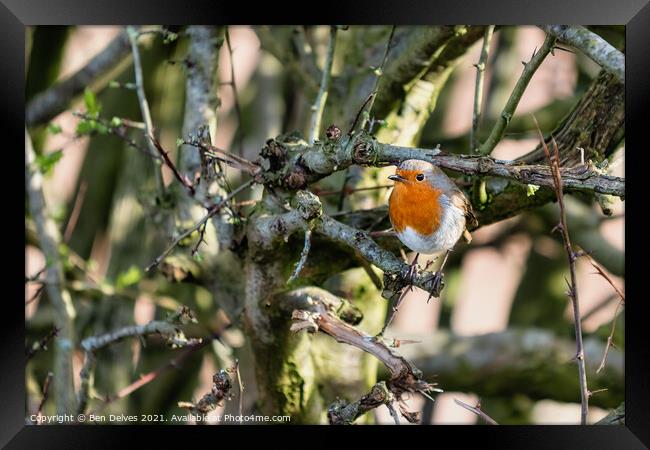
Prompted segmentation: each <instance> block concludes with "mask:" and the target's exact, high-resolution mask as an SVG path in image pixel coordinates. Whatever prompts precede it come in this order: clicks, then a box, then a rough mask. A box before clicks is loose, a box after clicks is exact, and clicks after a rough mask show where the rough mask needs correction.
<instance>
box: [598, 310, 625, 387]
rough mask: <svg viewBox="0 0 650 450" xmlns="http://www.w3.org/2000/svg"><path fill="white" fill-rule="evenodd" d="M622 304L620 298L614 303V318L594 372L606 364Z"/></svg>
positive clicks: (612, 344)
mask: <svg viewBox="0 0 650 450" xmlns="http://www.w3.org/2000/svg"><path fill="white" fill-rule="evenodd" d="M622 304H623V300H622V299H621V300H619V301H618V303H617V304H616V310H615V311H614V318H613V319H612V329H611V331H610V333H609V336H607V345H606V346H605V352H604V353H603V359H601V360H600V365H599V366H598V369H596V373H600V371H601V370H603V369H604V368H605V364H607V355H608V354H609V349H610V348H611V347H613V346H614V332H615V331H616V318H617V317H616V316H618V311H619V309H620V307H621V305H622ZM592 394H593V392H592Z"/></svg>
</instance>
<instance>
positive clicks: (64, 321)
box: [25, 128, 76, 414]
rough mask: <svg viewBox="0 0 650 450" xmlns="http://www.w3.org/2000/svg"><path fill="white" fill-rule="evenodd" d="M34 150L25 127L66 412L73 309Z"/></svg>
mask: <svg viewBox="0 0 650 450" xmlns="http://www.w3.org/2000/svg"><path fill="white" fill-rule="evenodd" d="M35 161H36V154H35V152H34V147H33V145H32V140H31V137H30V136H29V133H28V132H27V128H25V190H26V191H27V195H28V198H29V212H30V214H31V216H32V219H33V220H34V223H35V225H36V233H37V236H38V240H39V244H40V248H41V250H42V252H43V254H44V255H45V259H46V261H48V263H47V266H46V270H45V280H44V281H45V283H44V286H45V289H46V290H47V294H48V297H49V299H50V301H51V302H52V305H53V307H54V324H55V326H56V328H57V329H58V330H60V335H59V337H58V339H57V340H56V342H55V343H56V345H55V354H54V370H53V371H54V373H56V380H54V398H55V400H56V407H57V413H59V414H69V413H71V412H72V411H73V410H74V401H75V400H74V391H73V389H74V387H73V383H72V379H73V377H72V348H73V342H74V318H75V316H76V311H75V308H74V305H73V303H72V298H71V297H70V293H69V292H68V291H67V290H66V289H65V288H64V287H63V286H64V279H65V278H64V275H63V265H62V263H61V256H60V254H59V245H60V243H61V235H60V233H59V228H58V226H57V225H56V224H55V223H54V221H53V220H52V219H51V218H50V217H49V215H48V212H47V205H46V204H45V197H44V195H43V174H42V173H41V172H40V171H39V170H38V168H37V167H35V166H36V164H35Z"/></svg>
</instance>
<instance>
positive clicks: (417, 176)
mask: <svg viewBox="0 0 650 450" xmlns="http://www.w3.org/2000/svg"><path fill="white" fill-rule="evenodd" d="M415 179H416V180H418V181H423V180H424V174H421V173H418V174H417V175H416V177H415Z"/></svg>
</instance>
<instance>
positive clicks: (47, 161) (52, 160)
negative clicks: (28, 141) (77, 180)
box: [36, 150, 63, 175]
mask: <svg viewBox="0 0 650 450" xmlns="http://www.w3.org/2000/svg"><path fill="white" fill-rule="evenodd" d="M62 156H63V150H57V151H54V152H50V153H47V154H44V155H38V156H37V157H36V166H37V167H38V170H40V171H41V173H43V174H44V175H47V174H49V173H50V172H51V171H52V169H53V168H54V166H55V165H56V163H57V162H59V160H60V159H61V157H62Z"/></svg>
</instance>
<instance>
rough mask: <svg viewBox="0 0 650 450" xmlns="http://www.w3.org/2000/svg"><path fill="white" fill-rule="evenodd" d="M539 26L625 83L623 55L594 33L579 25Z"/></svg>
mask: <svg viewBox="0 0 650 450" xmlns="http://www.w3.org/2000/svg"><path fill="white" fill-rule="evenodd" d="M540 28H541V29H543V30H544V31H546V32H547V33H549V34H552V35H553V36H555V37H556V38H558V39H559V40H560V41H562V42H564V43H566V44H569V45H571V46H572V47H575V48H577V49H580V50H582V51H583V52H584V54H585V55H587V56H588V57H589V58H591V59H592V60H594V61H595V62H596V64H598V65H600V66H601V67H602V68H603V69H605V70H607V71H608V72H611V73H613V74H614V75H616V77H618V79H619V80H621V82H622V83H625V55H623V53H621V52H620V51H618V50H616V49H615V48H614V47H613V46H612V45H610V44H609V43H608V42H607V41H606V40H605V39H603V38H601V37H600V36H598V35H597V34H596V33H592V32H591V31H589V30H588V29H587V28H585V27H583V26H580V25H571V26H569V25H545V26H541V27H540Z"/></svg>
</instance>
